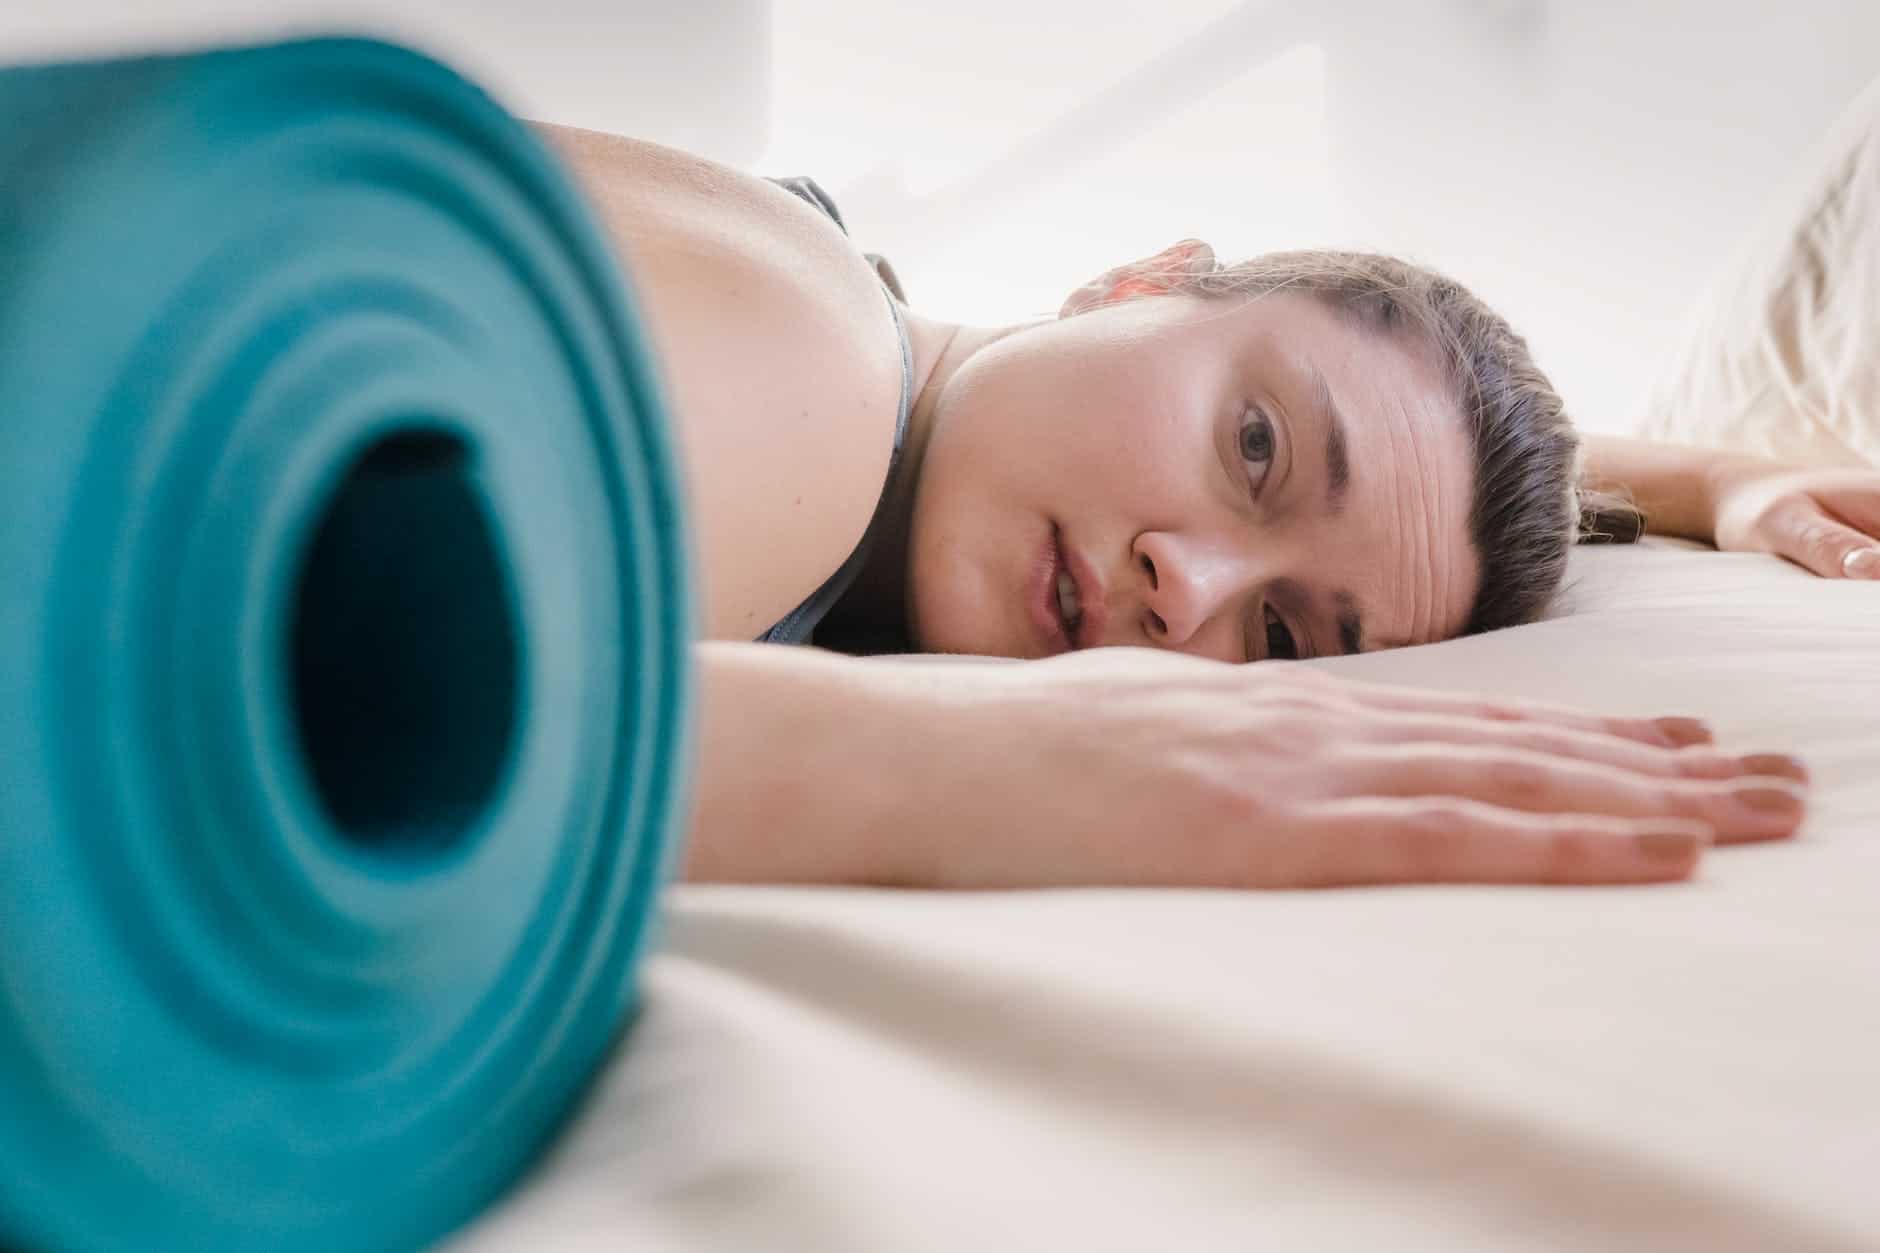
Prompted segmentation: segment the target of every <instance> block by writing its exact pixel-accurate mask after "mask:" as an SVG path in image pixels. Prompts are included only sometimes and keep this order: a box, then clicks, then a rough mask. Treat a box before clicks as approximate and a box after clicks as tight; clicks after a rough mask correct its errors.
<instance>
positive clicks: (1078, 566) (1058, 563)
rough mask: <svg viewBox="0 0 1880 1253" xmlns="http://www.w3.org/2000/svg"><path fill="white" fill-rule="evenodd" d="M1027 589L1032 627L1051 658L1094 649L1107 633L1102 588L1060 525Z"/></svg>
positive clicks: (1041, 556)
mask: <svg viewBox="0 0 1880 1253" xmlns="http://www.w3.org/2000/svg"><path fill="white" fill-rule="evenodd" d="M1032 569H1033V574H1032V579H1031V583H1030V584H1029V586H1028V587H1027V588H1026V591H1027V593H1028V599H1029V603H1030V608H1031V619H1032V624H1033V625H1034V626H1035V627H1036V628H1037V630H1038V634H1039V637H1040V639H1041V641H1042V642H1043V644H1044V648H1045V652H1046V654H1047V655H1049V654H1052V653H1062V652H1068V651H1070V650H1071V649H1073V648H1089V647H1091V646H1092V645H1094V644H1095V643H1096V641H1097V638H1098V637H1099V635H1100V633H1101V632H1102V629H1103V621H1102V618H1103V612H1102V610H1103V602H1102V598H1101V595H1100V593H1101V590H1102V589H1101V587H1100V586H1099V585H1098V584H1097V582H1096V577H1095V573H1094V572H1093V571H1091V570H1089V569H1088V568H1086V567H1085V566H1084V565H1083V563H1082V562H1081V560H1080V559H1079V558H1078V557H1077V555H1076V554H1075V553H1074V552H1072V551H1071V550H1070V548H1069V547H1068V546H1067V545H1066V544H1065V542H1064V533H1063V532H1062V531H1061V530H1060V529H1059V527H1058V525H1057V523H1055V522H1054V523H1052V524H1051V534H1050V535H1049V536H1048V537H1047V538H1046V540H1045V544H1044V549H1043V551H1042V552H1040V553H1039V555H1038V559H1037V561H1036V563H1035V564H1034V565H1033V567H1032Z"/></svg>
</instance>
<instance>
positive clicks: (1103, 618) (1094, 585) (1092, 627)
mask: <svg viewBox="0 0 1880 1253" xmlns="http://www.w3.org/2000/svg"><path fill="white" fill-rule="evenodd" d="M1058 551H1059V553H1060V554H1062V557H1063V562H1064V567H1065V568H1066V569H1068V570H1069V571H1070V572H1071V578H1072V579H1074V580H1075V581H1076V583H1077V609H1078V615H1077V640H1076V644H1077V647H1079V648H1096V647H1097V646H1098V645H1100V644H1102V643H1103V638H1104V637H1103V632H1104V629H1105V628H1106V627H1107V626H1108V625H1109V617H1110V605H1109V597H1108V595H1107V590H1108V589H1106V588H1105V587H1104V586H1103V580H1101V579H1099V578H1098V577H1097V572H1096V570H1095V569H1094V568H1092V566H1091V565H1090V563H1089V562H1088V561H1085V560H1084V555H1083V554H1082V553H1080V552H1078V551H1077V548H1076V546H1075V545H1074V544H1071V543H1069V542H1068V541H1066V540H1065V539H1064V537H1063V535H1062V533H1060V534H1059V536H1058Z"/></svg>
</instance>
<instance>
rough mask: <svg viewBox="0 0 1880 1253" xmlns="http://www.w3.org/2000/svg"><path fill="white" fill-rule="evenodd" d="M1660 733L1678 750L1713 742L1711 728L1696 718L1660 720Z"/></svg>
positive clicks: (1658, 721)
mask: <svg viewBox="0 0 1880 1253" xmlns="http://www.w3.org/2000/svg"><path fill="white" fill-rule="evenodd" d="M1656 722H1657V726H1658V729H1659V731H1661V732H1662V733H1663V734H1664V736H1665V738H1666V739H1668V740H1670V741H1671V742H1672V744H1673V745H1675V746H1676V747H1678V748H1689V747H1690V746H1691V745H1693V744H1708V743H1710V742H1711V735H1710V728H1709V727H1707V726H1705V725H1704V724H1703V723H1702V722H1700V721H1698V720H1697V719H1696V718H1659V719H1657V720H1656Z"/></svg>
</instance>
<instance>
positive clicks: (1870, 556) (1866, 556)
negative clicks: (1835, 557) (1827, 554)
mask: <svg viewBox="0 0 1880 1253" xmlns="http://www.w3.org/2000/svg"><path fill="white" fill-rule="evenodd" d="M1841 569H1842V571H1843V572H1845V573H1846V575H1847V576H1848V577H1849V578H1851V579H1880V548H1856V549H1855V550H1854V551H1853V552H1851V553H1849V554H1848V555H1847V556H1846V557H1843V558H1842V559H1841Z"/></svg>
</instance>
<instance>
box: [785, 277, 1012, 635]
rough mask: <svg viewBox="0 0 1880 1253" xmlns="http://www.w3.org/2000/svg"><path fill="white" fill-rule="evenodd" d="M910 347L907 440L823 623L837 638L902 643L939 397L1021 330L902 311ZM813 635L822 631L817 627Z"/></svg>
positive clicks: (905, 629) (906, 632) (905, 631)
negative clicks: (867, 543)
mask: <svg viewBox="0 0 1880 1253" xmlns="http://www.w3.org/2000/svg"><path fill="white" fill-rule="evenodd" d="M901 313H902V317H903V320H904V321H905V322H906V324H907V338H908V346H909V348H910V350H911V355H912V357H913V368H914V377H913V381H912V390H913V395H914V403H913V407H912V408H911V409H910V410H909V411H908V418H907V437H906V439H905V441H904V442H903V443H902V445H901V458H900V461H899V463H898V464H897V465H896V467H895V471H894V477H893V479H892V480H891V481H890V482H889V483H888V485H887V487H886V488H885V489H884V492H883V504H882V510H883V512H882V513H881V515H880V529H879V530H878V531H876V533H875V539H874V543H873V546H872V547H871V548H870V550H869V553H868V561H867V563H866V564H865V565H864V566H863V567H862V570H861V572H860V573H859V574H858V575H857V576H856V578H855V582H854V583H853V584H851V585H850V587H849V589H848V591H847V592H845V593H844V594H843V596H842V599H841V600H839V601H838V602H837V603H836V604H835V605H834V606H833V607H832V608H831V610H830V613H829V615H828V617H827V619H825V621H826V622H827V623H828V625H829V626H830V627H831V628H832V629H831V630H830V631H829V632H828V634H829V635H830V636H832V637H834V638H838V639H853V640H856V641H858V642H859V641H880V640H883V639H898V640H900V641H902V646H908V645H909V644H910V643H911V641H908V640H907V636H908V634H909V633H908V629H907V627H908V622H909V619H910V616H911V615H910V609H911V605H910V602H909V597H908V591H909V588H908V570H909V562H908V545H909V541H910V539H911V536H912V530H913V521H914V500H915V497H916V496H917V495H918V492H919V487H920V482H921V471H922V468H923V466H924V465H925V464H926V460H927V446H928V444H929V442H930V441H931V440H932V437H933V432H934V418H935V414H936V413H937V412H938V410H939V403H940V396H941V394H942V393H943V392H944V391H945V390H946V387H947V384H948V383H949V382H950V381H951V380H952V378H953V375H954V374H955V373H956V372H958V370H959V368H960V366H962V365H963V364H965V363H966V361H967V360H969V359H970V358H971V357H972V355H973V354H974V353H976V352H978V351H979V350H980V349H982V348H984V347H986V346H987V345H989V344H992V343H995V342H997V341H998V340H1001V339H1004V338H1005V337H1006V336H1007V335H1010V334H1012V333H1013V332H1014V331H1019V330H1023V329H1024V327H1023V326H1007V327H998V328H990V329H989V328H986V327H976V326H961V325H959V324H958V323H954V322H943V321H939V320H937V319H934V318H926V317H922V316H921V315H920V314H918V313H915V312H914V311H912V310H911V309H907V308H905V307H903V309H902V310H901ZM818 634H819V635H821V634H823V632H821V631H820V630H819V632H818Z"/></svg>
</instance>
